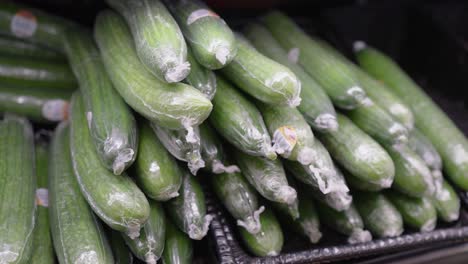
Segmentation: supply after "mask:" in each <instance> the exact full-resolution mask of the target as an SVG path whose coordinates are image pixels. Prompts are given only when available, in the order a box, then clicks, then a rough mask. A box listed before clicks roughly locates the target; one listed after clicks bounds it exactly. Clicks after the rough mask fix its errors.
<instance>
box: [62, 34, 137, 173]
mask: <svg viewBox="0 0 468 264" xmlns="http://www.w3.org/2000/svg"><path fill="white" fill-rule="evenodd" d="M64 46H65V53H66V54H67V58H68V61H69V62H70V65H71V68H72V70H73V73H74V74H75V77H76V78H77V80H78V83H79V84H80V91H81V94H82V95H83V99H84V103H85V108H86V118H87V119H88V126H89V130H90V132H91V138H92V139H93V142H94V146H95V148H96V151H97V153H98V157H99V158H100V160H101V161H102V163H103V164H104V165H105V166H106V167H107V168H108V169H109V170H111V171H112V172H113V173H114V174H116V175H120V174H122V172H123V171H124V170H125V169H127V168H128V167H129V166H130V165H131V164H132V163H133V161H134V160H135V157H136V154H137V147H138V142H137V128H136V122H135V118H134V117H133V115H132V112H131V110H130V109H129V107H128V106H127V105H126V104H125V102H124V100H123V99H122V98H121V97H120V96H119V95H118V94H117V93H116V91H115V90H114V87H113V86H112V82H111V81H110V79H109V76H108V75H107V73H106V70H105V68H104V64H103V63H102V60H101V57H100V54H99V51H98V49H97V47H96V45H95V44H94V41H93V39H92V36H91V35H90V34H88V32H86V31H81V30H74V31H69V32H67V33H65V37H64ZM104 102H105V103H104Z"/></svg>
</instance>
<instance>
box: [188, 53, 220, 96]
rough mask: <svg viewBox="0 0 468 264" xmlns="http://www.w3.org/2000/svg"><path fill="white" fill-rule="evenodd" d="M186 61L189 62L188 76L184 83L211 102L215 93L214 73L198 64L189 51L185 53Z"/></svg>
mask: <svg viewBox="0 0 468 264" xmlns="http://www.w3.org/2000/svg"><path fill="white" fill-rule="evenodd" d="M187 59H188V61H189V62H190V74H189V75H188V76H187V78H185V82H187V83H188V84H190V85H192V86H193V87H194V88H195V89H197V90H199V91H200V92H201V93H202V94H203V95H204V96H205V97H206V98H208V99H210V100H212V99H213V97H214V95H215V93H216V75H215V73H214V72H213V71H211V70H209V69H206V68H204V67H203V66H201V65H200V64H198V62H197V61H196V60H195V57H194V56H193V55H192V51H191V50H190V49H189V50H188V53H187Z"/></svg>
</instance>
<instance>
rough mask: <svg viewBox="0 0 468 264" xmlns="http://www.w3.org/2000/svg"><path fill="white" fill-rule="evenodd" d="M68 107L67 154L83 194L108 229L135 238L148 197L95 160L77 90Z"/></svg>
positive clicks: (144, 215)
mask: <svg viewBox="0 0 468 264" xmlns="http://www.w3.org/2000/svg"><path fill="white" fill-rule="evenodd" d="M71 109H72V110H71V130H70V148H71V154H72V155H71V156H72V161H73V170H74V172H75V175H76V178H77V180H78V185H79V186H80V189H81V192H82V194H83V196H84V197H85V199H86V201H87V202H88V204H89V205H90V206H91V208H92V209H93V211H94V212H95V213H96V215H98V216H99V218H101V219H102V220H103V221H104V222H105V223H106V224H107V225H109V226H110V227H111V228H112V229H115V230H118V231H121V232H126V233H127V234H128V235H129V236H131V237H138V234H139V231H140V228H141V226H142V225H143V224H144V223H145V222H146V220H147V219H148V217H149V213H150V208H149V204H148V200H147V199H146V197H145V195H144V194H143V193H142V192H141V191H140V189H139V188H138V187H137V185H136V184H135V183H134V182H133V180H132V179H130V178H129V177H128V176H127V175H126V174H125V173H123V174H122V175H121V176H116V175H114V174H113V173H112V172H110V171H108V170H107V169H106V168H105V167H104V166H103V165H102V164H101V162H100V161H99V158H98V157H97V155H98V154H97V153H96V151H95V148H94V146H93V142H92V139H91V134H90V132H89V129H88V124H87V121H86V117H85V108H84V103H83V99H82V97H81V94H80V93H79V92H77V93H76V94H74V95H73V97H72V106H71ZM97 182H100V183H105V184H96V183H97Z"/></svg>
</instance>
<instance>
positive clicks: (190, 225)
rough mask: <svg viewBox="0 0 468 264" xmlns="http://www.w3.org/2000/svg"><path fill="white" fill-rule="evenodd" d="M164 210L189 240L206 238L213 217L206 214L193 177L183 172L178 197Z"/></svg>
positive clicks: (201, 194)
mask: <svg viewBox="0 0 468 264" xmlns="http://www.w3.org/2000/svg"><path fill="white" fill-rule="evenodd" d="M166 209H167V212H168V214H169V215H170V216H171V218H172V221H174V222H175V224H176V225H177V227H178V228H180V229H181V230H182V231H183V232H184V233H186V234H187V235H188V236H189V237H190V238H191V239H194V240H201V239H202V238H203V237H205V236H206V234H207V232H208V227H209V226H210V223H211V220H212V219H213V217H212V216H211V215H209V214H206V205H205V195H204V194H203V191H202V188H201V186H200V184H199V183H198V181H197V180H196V179H195V177H193V176H191V175H190V174H189V173H187V172H184V177H183V179H182V186H181V187H180V195H179V196H177V197H175V198H174V199H171V200H169V201H168V202H167V203H166Z"/></svg>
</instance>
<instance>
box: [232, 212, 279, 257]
mask: <svg viewBox="0 0 468 264" xmlns="http://www.w3.org/2000/svg"><path fill="white" fill-rule="evenodd" d="M260 224H261V229H260V231H259V232H258V233H256V234H251V233H249V232H247V230H245V229H244V228H239V229H238V230H239V232H240V234H241V238H242V240H243V241H244V245H245V246H246V247H247V248H248V249H249V251H250V252H251V253H252V254H254V255H256V256H258V257H267V256H268V257H272V256H277V255H279V254H280V252H281V249H282V248H283V231H282V230H281V227H280V225H279V222H278V220H277V219H276V216H275V215H274V214H273V212H272V211H271V210H269V209H267V210H266V211H265V212H264V213H263V214H262V215H260Z"/></svg>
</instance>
